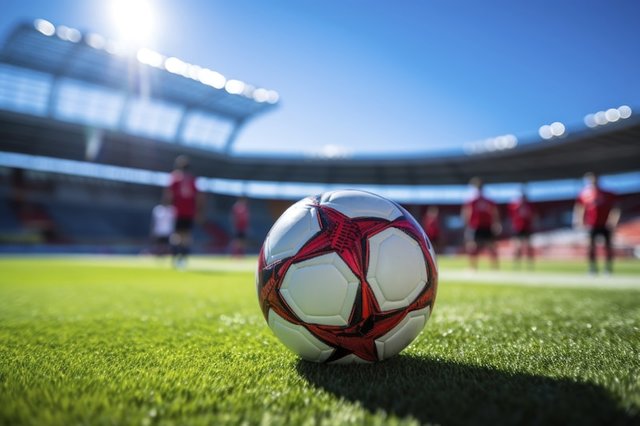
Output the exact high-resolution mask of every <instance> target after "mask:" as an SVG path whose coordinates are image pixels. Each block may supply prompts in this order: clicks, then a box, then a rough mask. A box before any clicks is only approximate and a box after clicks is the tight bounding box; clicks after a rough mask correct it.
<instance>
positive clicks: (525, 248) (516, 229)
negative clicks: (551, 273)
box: [509, 190, 535, 268]
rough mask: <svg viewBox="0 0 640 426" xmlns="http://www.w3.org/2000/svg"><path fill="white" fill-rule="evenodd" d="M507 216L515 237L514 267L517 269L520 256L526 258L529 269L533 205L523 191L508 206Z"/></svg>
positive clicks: (533, 218) (531, 260) (531, 263)
mask: <svg viewBox="0 0 640 426" xmlns="http://www.w3.org/2000/svg"><path fill="white" fill-rule="evenodd" d="M509 216H510V218H511V227H512V229H513V233H514V235H515V241H514V246H515V252H514V260H515V265H516V267H518V268H519V267H520V260H521V258H522V256H526V257H527V260H528V263H529V267H530V268H532V267H533V257H534V256H533V255H534V253H533V246H532V245H531V233H532V232H533V222H534V220H535V210H534V207H533V204H531V203H530V202H529V200H528V199H527V195H526V194H525V192H524V190H521V192H520V195H519V197H518V198H516V199H515V200H513V201H512V202H511V203H510V204H509Z"/></svg>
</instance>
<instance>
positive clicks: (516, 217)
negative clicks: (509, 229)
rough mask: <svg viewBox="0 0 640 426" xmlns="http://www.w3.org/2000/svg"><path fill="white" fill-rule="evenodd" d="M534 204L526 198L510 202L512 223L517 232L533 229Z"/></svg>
mask: <svg viewBox="0 0 640 426" xmlns="http://www.w3.org/2000/svg"><path fill="white" fill-rule="evenodd" d="M533 213H534V210H533V205H532V204H531V203H530V202H529V201H527V200H526V199H524V198H520V199H518V200H515V201H513V202H512V203H511V204H509V215H510V216H511V225H512V226H513V230H514V231H515V232H522V231H531V228H532V225H533Z"/></svg>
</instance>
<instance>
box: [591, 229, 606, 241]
mask: <svg viewBox="0 0 640 426" xmlns="http://www.w3.org/2000/svg"><path fill="white" fill-rule="evenodd" d="M598 235H602V236H603V237H604V239H605V240H608V239H609V238H611V230H610V229H609V228H606V227H604V226H601V227H597V228H591V229H590V230H589V237H590V238H591V239H594V238H595V237H597V236H598Z"/></svg>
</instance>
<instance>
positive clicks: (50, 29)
mask: <svg viewBox="0 0 640 426" xmlns="http://www.w3.org/2000/svg"><path fill="white" fill-rule="evenodd" d="M33 26H34V27H35V29H36V30H38V31H39V32H40V33H42V34H44V35H46V36H47V37H50V36H52V35H54V34H55V33H56V27H55V26H54V25H53V24H52V23H51V22H49V21H47V20H44V19H36V20H35V21H33Z"/></svg>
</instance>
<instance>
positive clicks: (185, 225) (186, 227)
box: [176, 217, 193, 231]
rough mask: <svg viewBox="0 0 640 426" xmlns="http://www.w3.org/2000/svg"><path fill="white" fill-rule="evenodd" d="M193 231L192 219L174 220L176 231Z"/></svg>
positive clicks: (180, 218)
mask: <svg viewBox="0 0 640 426" xmlns="http://www.w3.org/2000/svg"><path fill="white" fill-rule="evenodd" d="M192 229H193V218H192V217H179V218H177V219H176V231H191V230H192Z"/></svg>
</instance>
